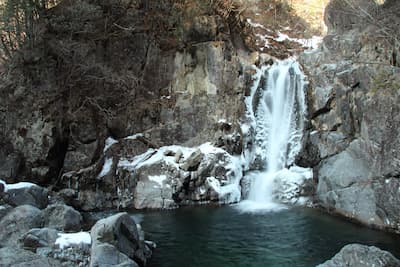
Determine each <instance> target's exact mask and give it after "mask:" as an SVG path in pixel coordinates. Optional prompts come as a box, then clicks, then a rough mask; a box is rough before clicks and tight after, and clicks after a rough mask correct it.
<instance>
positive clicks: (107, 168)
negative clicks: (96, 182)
mask: <svg viewBox="0 0 400 267" xmlns="http://www.w3.org/2000/svg"><path fill="white" fill-rule="evenodd" d="M112 165H113V159H112V158H106V160H105V161H104V164H103V168H102V169H101V172H100V174H99V175H98V176H97V178H98V179H100V178H102V177H104V176H106V175H107V174H108V173H109V172H110V171H111V167H112Z"/></svg>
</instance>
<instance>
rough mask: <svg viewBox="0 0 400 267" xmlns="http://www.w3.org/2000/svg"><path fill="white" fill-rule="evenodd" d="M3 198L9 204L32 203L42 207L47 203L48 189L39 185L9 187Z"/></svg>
mask: <svg viewBox="0 0 400 267" xmlns="http://www.w3.org/2000/svg"><path fill="white" fill-rule="evenodd" d="M3 199H4V201H5V202H6V203H8V204H9V205H11V206H14V207H15V206H20V205H32V206H34V207H37V208H39V209H44V208H45V207H46V206H47V204H48V190H47V189H46V188H43V187H40V186H36V185H35V186H30V187H23V188H15V189H9V190H7V192H5V193H4V195H3Z"/></svg>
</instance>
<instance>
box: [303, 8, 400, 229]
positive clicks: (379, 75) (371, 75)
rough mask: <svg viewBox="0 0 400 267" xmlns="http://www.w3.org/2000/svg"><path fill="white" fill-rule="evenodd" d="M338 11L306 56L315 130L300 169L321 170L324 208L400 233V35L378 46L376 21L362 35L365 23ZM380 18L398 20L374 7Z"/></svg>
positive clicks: (319, 197)
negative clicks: (317, 45)
mask: <svg viewBox="0 0 400 267" xmlns="http://www.w3.org/2000/svg"><path fill="white" fill-rule="evenodd" d="M339 2H340V3H341V4H340V3H339ZM370 2H371V1H370ZM363 3H364V4H366V5H369V4H368V1H364V2H363ZM339 4H340V5H345V3H344V2H343V1H331V3H330V5H329V6H328V7H327V11H326V12H327V16H328V17H327V19H328V20H332V21H331V24H328V26H329V27H330V31H329V33H330V34H328V35H327V36H326V37H325V38H324V41H323V43H322V45H321V47H320V48H319V49H317V50H313V51H309V52H305V53H303V54H302V55H301V62H302V64H303V65H304V67H305V69H306V71H307V72H308V76H309V78H310V81H311V88H310V90H309V93H308V99H309V111H310V120H311V126H310V131H309V134H308V138H307V140H306V144H305V149H304V153H303V154H302V155H301V156H300V157H299V158H298V163H299V164H301V165H303V166H311V167H314V172H315V174H316V176H315V178H316V179H317V180H318V186H317V190H316V198H317V201H318V202H319V203H320V204H321V206H322V207H324V208H325V209H327V210H328V211H330V212H334V213H339V214H342V215H344V216H346V217H349V218H352V219H355V220H358V221H360V222H362V223H364V224H367V225H371V226H375V227H378V228H385V229H388V230H393V231H400V224H399V221H400V217H399V216H398V215H395V213H396V212H397V210H398V206H399V204H400V202H399V198H398V196H397V194H396V193H395V192H397V191H398V190H399V189H400V188H399V183H398V178H399V176H400V173H399V169H400V168H399V164H398V163H399V162H400V161H399V160H400V154H399V151H400V150H399V149H400V146H399V139H398V135H399V132H398V129H399V126H400V119H399V116H397V115H396V114H397V113H398V111H399V108H400V107H399V105H398V103H399V90H398V89H399V85H400V80H399V77H400V76H399V74H400V70H399V65H398V62H399V61H398V59H397V58H398V45H397V44H396V42H392V41H393V40H392V39H391V38H396V35H390V36H388V38H384V39H381V38H378V37H377V36H378V35H379V31H380V30H379V26H378V25H377V24H375V21H374V20H371V18H370V19H369V20H364V22H363V27H362V28H359V26H360V25H359V24H360V23H359V22H357V23H356V22H353V20H354V19H359V18H357V17H354V16H353V15H350V14H349V15H346V13H342V12H337V5H339ZM374 5H375V4H374ZM345 8H346V10H352V9H351V7H349V6H347V7H345ZM361 8H362V7H360V8H359V7H357V8H356V9H357V10H358V11H360V10H361ZM363 10H364V9H363ZM368 10H369V7H365V11H368ZM374 12H375V13H371V15H373V18H376V19H379V18H380V16H389V17H390V16H395V15H393V14H390V13H388V12H387V10H385V9H384V6H380V7H377V6H376V5H375V9H374ZM335 14H336V15H335ZM364 15H365V14H364ZM335 16H340V18H335ZM396 16H397V15H396ZM395 18H398V16H397V17H392V19H394V20H395ZM336 22H337V23H338V24H335V23H336ZM332 23H333V24H335V25H333V24H332ZM390 29H391V26H388V28H387V30H388V32H389V31H390Z"/></svg>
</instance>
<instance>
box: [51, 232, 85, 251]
mask: <svg viewBox="0 0 400 267" xmlns="http://www.w3.org/2000/svg"><path fill="white" fill-rule="evenodd" d="M91 243H92V238H91V237H90V234H89V233H88V232H79V233H68V234H65V233H59V234H58V238H57V240H56V243H55V244H56V245H59V247H60V248H61V249H64V248H68V247H73V246H76V245H80V244H87V245H90V244H91Z"/></svg>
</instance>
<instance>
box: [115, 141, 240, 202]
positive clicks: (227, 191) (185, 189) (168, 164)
mask: <svg viewBox="0 0 400 267" xmlns="http://www.w3.org/2000/svg"><path fill="white" fill-rule="evenodd" d="M116 175H117V177H119V180H120V181H132V182H131V184H129V183H126V182H125V183H120V184H119V185H118V192H119V200H120V203H119V205H120V206H121V207H123V208H129V207H134V208H136V209H143V208H159V209H160V208H174V207H177V206H178V205H184V204H195V203H206V202H219V203H232V202H236V201H239V200H240V191H239V190H240V189H239V180H240V178H241V176H242V170H241V166H240V162H239V161H238V160H236V159H235V158H234V157H232V156H231V155H230V154H229V153H227V152H226V151H224V150H223V149H220V148H215V147H213V146H211V145H210V144H204V145H201V146H200V147H198V148H187V147H180V146H169V147H162V148H160V149H158V150H157V151H148V152H146V153H145V154H142V155H139V156H137V157H133V158H121V159H120V160H119V162H118V167H117V170H116Z"/></svg>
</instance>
